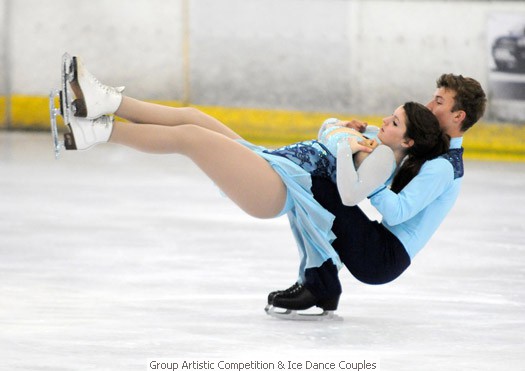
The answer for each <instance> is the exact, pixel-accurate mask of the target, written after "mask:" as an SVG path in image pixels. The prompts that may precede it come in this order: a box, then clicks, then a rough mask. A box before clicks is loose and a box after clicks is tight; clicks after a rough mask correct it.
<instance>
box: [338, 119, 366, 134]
mask: <svg viewBox="0 0 525 371" xmlns="http://www.w3.org/2000/svg"><path fill="white" fill-rule="evenodd" d="M339 123H341V125H342V126H346V127H347V128H350V129H354V130H356V131H358V132H360V133H364V132H365V130H366V127H367V126H368V123H367V122H364V121H359V120H352V121H339ZM339 123H338V124H339Z"/></svg>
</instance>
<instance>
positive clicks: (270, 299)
mask: <svg viewBox="0 0 525 371" xmlns="http://www.w3.org/2000/svg"><path fill="white" fill-rule="evenodd" d="M299 285H300V283H299V282H296V283H294V284H293V285H292V286H290V287H288V288H287V289H286V290H277V291H272V292H270V293H269V294H268V305H272V304H273V299H274V298H275V296H277V295H279V294H287V293H289V292H291V291H293V290H295V289H296V288H297V287H298V286H299Z"/></svg>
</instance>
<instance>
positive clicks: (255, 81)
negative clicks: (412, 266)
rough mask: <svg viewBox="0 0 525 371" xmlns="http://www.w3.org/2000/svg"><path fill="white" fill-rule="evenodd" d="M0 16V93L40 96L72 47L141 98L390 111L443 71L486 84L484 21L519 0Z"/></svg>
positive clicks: (170, 6) (88, 6)
mask: <svg viewBox="0 0 525 371" xmlns="http://www.w3.org/2000/svg"><path fill="white" fill-rule="evenodd" d="M185 4H187V6H188V12H184V10H183V9H184V5H185ZM0 12H1V16H0V21H1V22H2V24H1V26H0V40H2V46H1V50H0V52H1V61H0V72H1V78H0V83H1V85H0V95H4V96H5V95H11V94H12V95H37V96H43V95H47V93H48V92H49V90H50V89H51V88H52V87H55V86H58V83H59V80H58V79H59V76H58V69H59V62H60V57H61V55H62V53H63V52H64V51H69V52H70V53H74V54H78V55H81V56H83V58H84V60H85V62H86V65H87V66H88V68H89V69H91V70H92V71H93V72H94V73H95V75H97V77H99V78H100V79H101V80H102V81H104V82H107V83H109V84H117V85H127V86H128V88H127V89H128V90H127V91H128V94H130V95H134V96H137V97H139V98H148V99H162V100H177V101H182V100H183V99H184V96H185V94H186V95H187V96H189V98H190V102H191V103H194V104H200V105H219V106H231V107H258V108H282V109H291V110H305V111H328V112H351V113H355V114H361V113H364V114H385V113H388V112H390V111H391V110H392V108H393V107H395V106H396V105H397V104H399V103H401V102H403V101H405V100H409V99H410V100H418V101H423V102H425V101H426V100H427V99H428V98H429V96H430V94H431V93H432V91H433V88H434V82H435V80H436V78H437V77H438V76H439V75H440V74H441V73H443V72H454V73H462V74H464V75H469V76H472V77H475V78H477V79H478V80H480V81H481V82H482V84H483V85H484V86H486V85H487V78H488V65H489V61H488V42H487V21H488V17H489V16H490V14H494V13H498V12H501V13H524V14H525V2H523V1H401V0H399V1H395V0H392V1H375V0H367V1H364V0H360V1H358V0H355V1H338V0H178V1H166V0H78V1H70V0H49V1H40V0H16V1H15V0H0ZM184 22H188V23H187V24H188V28H189V36H188V35H186V34H185V33H184ZM185 41H187V42H188V45H189V54H188V55H186V54H185V52H184V43H185ZM185 57H187V60H188V66H189V68H188V69H185V67H184V63H183V61H184V58H185ZM186 77H187V78H189V82H190V83H189V85H187V86H185V84H184V81H185V78H186Z"/></svg>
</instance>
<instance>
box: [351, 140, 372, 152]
mask: <svg viewBox="0 0 525 371" xmlns="http://www.w3.org/2000/svg"><path fill="white" fill-rule="evenodd" d="M349 142H350V148H351V149H352V153H353V154H354V153H357V152H365V153H370V152H372V151H373V150H374V148H376V147H377V146H378V143H377V142H376V141H375V140H374V139H363V140H361V141H359V142H358V141H357V139H356V138H350V139H349Z"/></svg>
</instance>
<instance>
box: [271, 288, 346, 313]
mask: <svg viewBox="0 0 525 371" xmlns="http://www.w3.org/2000/svg"><path fill="white" fill-rule="evenodd" d="M338 302H339V296H337V297H336V298H333V299H328V300H320V299H318V298H316V297H315V296H314V295H313V294H312V292H311V291H310V290H308V289H307V288H306V287H305V286H303V285H301V284H299V283H295V284H294V285H292V286H291V287H290V288H288V289H286V290H280V291H274V292H271V293H270V294H269V295H268V305H267V306H266V308H265V309H264V310H265V311H266V314H268V315H270V316H272V317H276V318H280V319H287V320H294V321H326V320H330V321H334V320H335V321H340V320H342V319H343V318H342V317H339V316H338V315H336V314H335V310H336V309H337V304H338ZM315 307H319V308H321V310H322V312H319V311H317V312H315V311H314V312H313V311H312V308H315ZM314 310H315V309H314Z"/></svg>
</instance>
